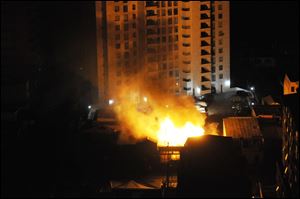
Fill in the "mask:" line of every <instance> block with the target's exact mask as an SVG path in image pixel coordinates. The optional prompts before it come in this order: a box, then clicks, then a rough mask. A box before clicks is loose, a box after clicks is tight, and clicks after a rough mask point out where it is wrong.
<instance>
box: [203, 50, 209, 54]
mask: <svg viewBox="0 0 300 199" xmlns="http://www.w3.org/2000/svg"><path fill="white" fill-rule="evenodd" d="M209 54H210V53H209V52H208V51H206V50H201V55H209Z"/></svg>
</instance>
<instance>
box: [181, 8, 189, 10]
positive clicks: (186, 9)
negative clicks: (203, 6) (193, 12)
mask: <svg viewBox="0 0 300 199" xmlns="http://www.w3.org/2000/svg"><path fill="white" fill-rule="evenodd" d="M181 10H182V11H190V8H182V9H181Z"/></svg>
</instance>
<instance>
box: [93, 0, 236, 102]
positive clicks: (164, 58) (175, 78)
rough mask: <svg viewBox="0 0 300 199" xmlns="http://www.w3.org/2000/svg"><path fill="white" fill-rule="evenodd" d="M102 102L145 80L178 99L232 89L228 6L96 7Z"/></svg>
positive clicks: (182, 3)
mask: <svg viewBox="0 0 300 199" xmlns="http://www.w3.org/2000/svg"><path fill="white" fill-rule="evenodd" d="M96 17H97V20H96V21H97V50H98V52H97V53H98V54H97V56H98V79H99V94H100V99H103V100H107V99H109V98H113V97H114V93H115V92H117V91H118V88H120V87H121V86H122V84H127V83H128V82H129V81H134V79H132V78H130V77H131V76H132V75H140V76H141V77H142V78H143V79H144V81H147V82H149V83H151V84H153V85H157V86H158V87H159V88H161V89H162V90H163V91H164V92H168V93H173V94H175V95H195V96H201V95H204V94H207V93H211V92H223V91H225V90H226V89H228V88H229V87H230V59H229V58H230V45H229V44H230V43H229V42H230V40H229V36H230V33H229V2H228V1H107V2H105V1H103V2H100V1H99V2H96Z"/></svg>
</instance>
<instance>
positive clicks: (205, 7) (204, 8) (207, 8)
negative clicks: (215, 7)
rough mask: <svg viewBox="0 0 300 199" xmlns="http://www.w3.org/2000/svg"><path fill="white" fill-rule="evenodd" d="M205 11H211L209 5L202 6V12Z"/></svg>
mask: <svg viewBox="0 0 300 199" xmlns="http://www.w3.org/2000/svg"><path fill="white" fill-rule="evenodd" d="M205 10H210V9H209V7H208V6H207V5H201V6H200V11H205Z"/></svg>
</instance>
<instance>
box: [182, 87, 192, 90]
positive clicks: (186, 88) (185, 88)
mask: <svg viewBox="0 0 300 199" xmlns="http://www.w3.org/2000/svg"><path fill="white" fill-rule="evenodd" d="M183 90H185V91H190V90H192V88H190V87H183Z"/></svg>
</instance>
